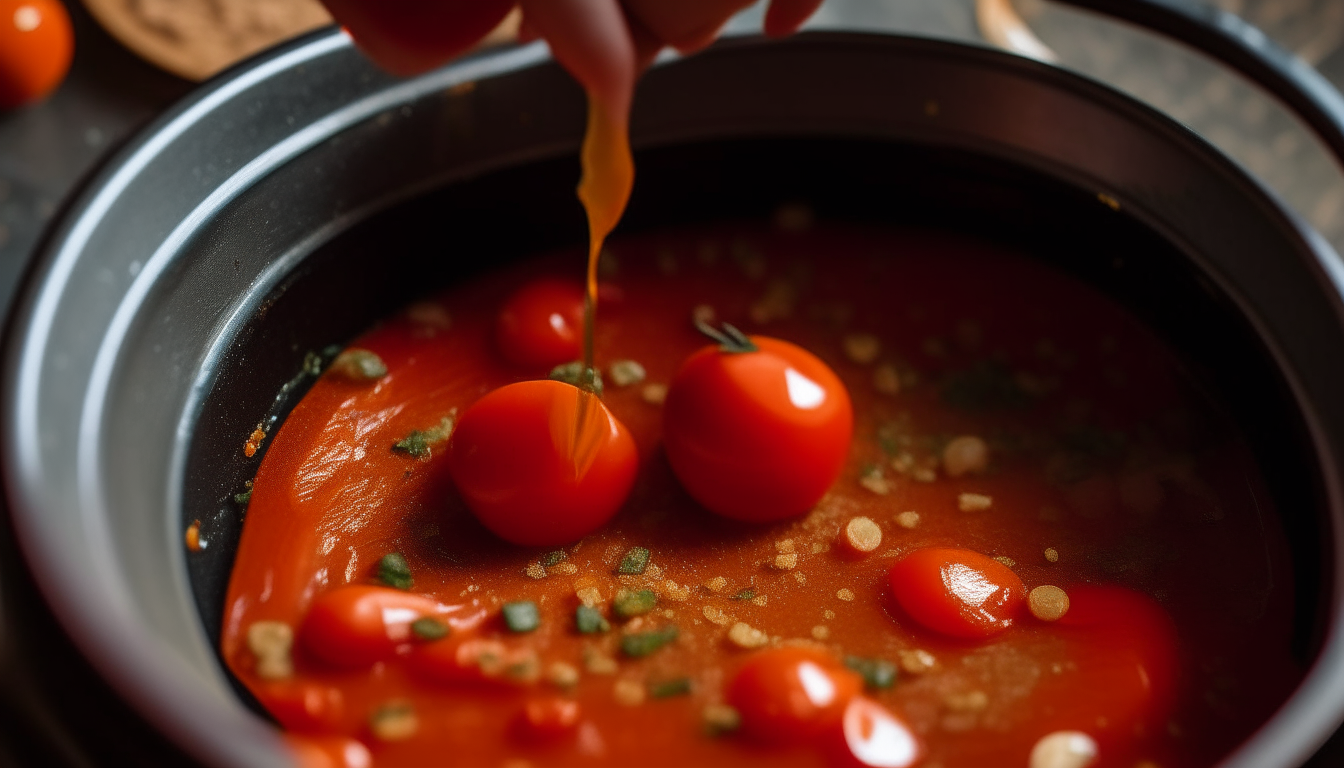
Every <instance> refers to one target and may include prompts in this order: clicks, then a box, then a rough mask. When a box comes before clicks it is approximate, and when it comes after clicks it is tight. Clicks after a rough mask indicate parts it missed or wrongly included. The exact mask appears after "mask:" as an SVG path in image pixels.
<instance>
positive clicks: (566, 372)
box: [550, 360, 602, 397]
mask: <svg viewBox="0 0 1344 768" xmlns="http://www.w3.org/2000/svg"><path fill="white" fill-rule="evenodd" d="M550 378H552V379H554V380H555V381H563V382H565V383H566V384H572V385H573V386H576V387H578V388H579V389H587V390H590V391H592V392H593V393H594V394H596V395H597V396H598V397H601V396H602V372H601V371H599V370H597V369H595V368H584V367H583V363H582V362H580V361H578V360H575V361H574V362H572V363H561V364H560V365H557V366H555V367H554V368H552V369H551V376H550Z"/></svg>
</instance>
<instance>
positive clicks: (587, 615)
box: [574, 605, 611, 635]
mask: <svg viewBox="0 0 1344 768" xmlns="http://www.w3.org/2000/svg"><path fill="white" fill-rule="evenodd" d="M574 625H575V626H576V627H578V629H579V632H581V633H582V634H585V635H596V634H599V633H602V632H606V631H607V630H609V629H611V624H610V622H608V621H607V620H606V618H605V617H603V616H602V612H601V611H599V610H598V609H596V608H594V607H592V606H591V605H580V606H579V607H578V608H575V609H574Z"/></svg>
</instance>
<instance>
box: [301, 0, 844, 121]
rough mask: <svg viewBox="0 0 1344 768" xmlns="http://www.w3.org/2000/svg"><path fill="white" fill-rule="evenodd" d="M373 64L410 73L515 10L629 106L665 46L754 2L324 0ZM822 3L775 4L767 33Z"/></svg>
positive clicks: (686, 46) (598, 92)
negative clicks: (644, 73)
mask: <svg viewBox="0 0 1344 768" xmlns="http://www.w3.org/2000/svg"><path fill="white" fill-rule="evenodd" d="M323 2H324V3H325V4H326V6H327V8H328V10H330V11H331V14H332V16H334V17H335V18H336V20H337V21H339V22H340V23H341V24H342V25H344V26H345V28H346V29H347V30H349V32H350V34H351V35H352V36H353V37H354V38H355V40H356V41H357V42H358V44H359V46H360V48H362V49H363V50H364V51H365V52H366V53H368V55H369V56H370V57H371V58H373V60H374V61H376V62H377V63H378V64H379V65H380V66H382V67H384V68H385V69H388V70H390V71H392V72H395V73H398V74H414V73H416V72H422V71H424V70H427V69H430V68H432V67H435V66H438V65H439V64H442V63H444V62H446V61H448V60H449V59H451V58H453V57H454V56H457V55H459V54H461V53H462V52H464V51H466V50H467V49H469V48H470V47H471V46H473V45H475V44H476V42H477V41H479V40H480V39H481V38H482V37H484V36H485V35H486V34H487V33H489V32H490V30H492V29H494V28H495V27H496V26H497V25H498V24H499V23H500V22H501V21H503V19H504V18H505V17H506V16H507V15H508V14H509V12H510V11H511V10H513V8H514V7H515V6H521V8H522V12H523V36H524V37H540V38H543V39H545V40H546V42H547V43H548V44H549V45H550V46H551V51H552V52H553V53H554V55H555V57H556V59H558V60H559V61H560V63H561V64H562V65H564V67H565V68H566V69H568V70H569V71H570V73H571V74H573V75H574V77H575V78H576V79H578V81H579V82H580V83H582V84H583V86H584V87H585V88H586V89H587V90H588V92H589V93H590V94H592V95H593V97H594V98H597V99H600V100H602V101H603V102H605V103H606V104H608V105H609V106H610V108H611V109H612V110H614V111H617V112H624V111H626V110H628V109H629V104H630V98H631V95H632V93H633V91H634V83H635V80H636V78H637V77H638V74H639V72H640V71H641V70H642V69H643V68H644V67H645V66H647V65H648V63H649V62H650V61H652V60H653V57H654V56H656V55H657V54H658V52H659V51H660V50H662V49H663V48H664V47H667V46H670V47H673V48H676V49H677V50H679V51H682V52H683V53H685V52H690V51H694V50H697V49H699V48H702V47H704V46H705V45H708V44H709V43H710V42H712V41H713V40H714V38H715V37H716V36H717V35H718V32H719V30H720V29H721V28H722V27H723V25H724V23H725V22H727V21H728V19H729V18H730V17H732V15H733V14H735V13H737V12H738V11H740V10H742V9H743V8H745V7H747V6H749V5H751V4H752V2H753V0H675V2H669V0H323ZM821 2H822V0H772V1H771V3H770V8H769V10H768V11H767V13H766V18H765V32H766V34H768V35H773V36H780V35H787V34H789V33H791V32H793V31H794V30H796V29H797V28H798V26H799V25H801V24H802V23H803V22H804V21H805V20H806V19H807V18H808V17H809V16H811V15H812V13H813V12H814V11H815V10H816V9H817V7H818V6H819V5H821Z"/></svg>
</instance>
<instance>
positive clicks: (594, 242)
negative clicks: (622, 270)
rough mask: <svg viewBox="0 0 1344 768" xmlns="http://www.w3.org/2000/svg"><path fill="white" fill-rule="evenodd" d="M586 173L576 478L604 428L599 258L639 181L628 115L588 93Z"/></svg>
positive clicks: (593, 455)
mask: <svg viewBox="0 0 1344 768" xmlns="http://www.w3.org/2000/svg"><path fill="white" fill-rule="evenodd" d="M580 160H581V162H582V164H583V177H582V178H581V179H580V180H579V189H578V193H579V201H580V202H581V203H583V207H584V210H585V211H586V212H587V214H588V273H587V279H586V280H585V281H584V297H583V369H584V373H583V374H581V375H580V386H579V391H578V393H577V395H576V396H577V397H578V402H577V403H576V404H575V409H574V412H575V419H574V432H573V435H574V438H573V440H572V441H571V449H570V456H571V458H572V459H573V461H574V467H575V474H576V476H582V475H583V473H584V472H586V471H587V469H588V467H590V466H591V465H592V462H593V459H595V458H596V453H597V448H598V446H599V445H601V441H600V440H599V439H598V438H599V437H600V436H601V433H600V431H599V430H601V429H602V428H603V427H605V426H606V425H605V419H603V418H601V413H600V409H599V408H598V407H597V402H596V399H597V395H596V394H595V393H594V392H593V376H594V375H595V374H593V373H592V372H594V371H596V370H597V369H596V367H595V365H596V361H595V360H594V359H593V329H594V326H595V325H596V323H597V261H598V257H599V256H600V255H601V253H602V244H603V243H604V242H605V241H606V239H607V235H609V234H611V230H612V229H613V228H615V226H616V223H617V222H618V221H620V220H621V215H622V214H623V213H625V206H626V203H627V202H629V200H630V190H631V189H632V188H633V187H634V183H635V162H634V159H633V158H632V157H631V156H630V134H629V115H627V114H626V113H625V112H624V111H620V110H613V109H611V108H610V106H609V105H608V104H605V103H604V102H603V101H602V100H601V99H599V98H596V97H595V96H594V94H592V93H589V94H588V129H587V132H586V133H585V134H584V137H583V149H582V152H581V154H580Z"/></svg>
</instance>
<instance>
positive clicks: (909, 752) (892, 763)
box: [832, 696, 925, 768]
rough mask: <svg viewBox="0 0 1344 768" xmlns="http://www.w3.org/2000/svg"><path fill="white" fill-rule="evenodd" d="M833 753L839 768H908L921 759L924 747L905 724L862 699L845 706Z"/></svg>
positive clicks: (860, 697) (852, 700)
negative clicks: (842, 767) (853, 767)
mask: <svg viewBox="0 0 1344 768" xmlns="http://www.w3.org/2000/svg"><path fill="white" fill-rule="evenodd" d="M839 736H840V738H839V739H838V743H837V744H836V745H835V747H834V748H833V749H832V753H833V754H834V755H835V758H834V760H833V762H834V763H835V764H836V765H838V766H855V767H856V768H908V767H909V766H912V765H915V764H917V763H918V762H919V761H920V760H922V759H923V758H924V751H925V749H924V743H923V742H922V741H921V740H920V738H919V737H918V736H916V735H915V732H914V731H913V730H911V728H910V726H909V725H907V724H906V722H905V721H904V720H902V719H901V718H899V717H897V716H896V715H894V714H892V712H891V711H890V710H888V709H887V708H886V707H884V706H882V705H881V704H878V703H877V702H876V701H873V700H872V699H869V698H866V697H864V696H855V697H854V698H853V699H851V700H850V702H849V704H848V705H846V706H845V712H844V715H843V716H842V718H841V720H840V734H839Z"/></svg>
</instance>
